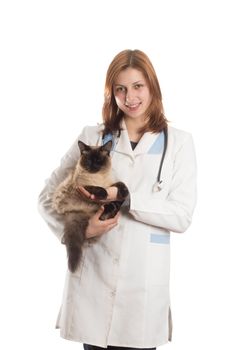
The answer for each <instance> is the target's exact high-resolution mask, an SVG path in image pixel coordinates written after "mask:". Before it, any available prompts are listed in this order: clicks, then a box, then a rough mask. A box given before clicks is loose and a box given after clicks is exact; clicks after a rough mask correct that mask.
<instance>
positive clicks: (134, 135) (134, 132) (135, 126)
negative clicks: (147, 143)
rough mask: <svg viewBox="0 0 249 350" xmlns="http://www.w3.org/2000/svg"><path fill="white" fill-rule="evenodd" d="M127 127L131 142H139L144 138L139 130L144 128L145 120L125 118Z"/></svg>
mask: <svg viewBox="0 0 249 350" xmlns="http://www.w3.org/2000/svg"><path fill="white" fill-rule="evenodd" d="M124 120H125V125H126V128H127V132H128V135H129V139H130V141H133V142H138V141H139V140H140V139H141V137H142V136H143V135H142V134H141V133H140V132H139V130H140V129H141V128H142V127H143V126H144V124H145V123H144V120H142V119H140V118H127V117H124Z"/></svg>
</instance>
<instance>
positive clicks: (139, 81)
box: [114, 80, 143, 87]
mask: <svg viewBox="0 0 249 350" xmlns="http://www.w3.org/2000/svg"><path fill="white" fill-rule="evenodd" d="M142 82H143V81H142V80H138V81H135V82H134V83H132V85H136V84H139V83H142ZM114 85H115V86H123V87H125V85H123V84H119V83H116V84H114Z"/></svg>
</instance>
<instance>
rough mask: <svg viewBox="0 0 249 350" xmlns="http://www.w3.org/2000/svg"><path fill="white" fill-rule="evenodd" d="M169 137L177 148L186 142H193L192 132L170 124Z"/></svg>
mask: <svg viewBox="0 0 249 350" xmlns="http://www.w3.org/2000/svg"><path fill="white" fill-rule="evenodd" d="M168 137H169V141H170V142H171V143H172V144H174V146H175V148H176V149H177V148H180V147H181V146H182V145H183V144H185V143H186V142H193V137H192V134H191V133H190V132H189V131H186V130H182V129H178V128H175V127H173V126H171V125H168Z"/></svg>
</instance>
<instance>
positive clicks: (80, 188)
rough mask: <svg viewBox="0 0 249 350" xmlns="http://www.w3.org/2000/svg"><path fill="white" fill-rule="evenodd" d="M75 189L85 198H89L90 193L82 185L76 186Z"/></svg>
mask: <svg viewBox="0 0 249 350" xmlns="http://www.w3.org/2000/svg"><path fill="white" fill-rule="evenodd" d="M77 189H78V190H79V191H80V192H81V193H82V194H83V195H84V196H86V197H87V198H89V197H90V196H91V193H90V192H88V191H87V190H86V189H85V188H84V187H82V186H79V187H77Z"/></svg>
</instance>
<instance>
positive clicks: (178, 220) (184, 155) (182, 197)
mask: <svg viewBox="0 0 249 350" xmlns="http://www.w3.org/2000/svg"><path fill="white" fill-rule="evenodd" d="M196 173H197V170H196V156H195V149H194V143H193V139H192V136H191V134H187V137H186V139H185V141H184V142H183V144H182V145H181V146H180V148H179V150H178V151H177V152H176V154H175V158H174V163H173V174H172V180H171V183H170V188H169V192H168V195H167V197H166V198H158V197H155V196H153V194H151V195H143V193H140V192H133V193H132V192H131V193H130V213H131V214H132V215H133V217H134V218H135V219H136V220H138V221H141V222H143V223H146V224H149V225H153V226H158V227H161V228H165V229H166V230H169V231H173V232H179V233H181V232H184V231H186V230H187V228H188V227H189V225H190V224H191V220H192V215H193V212H194V208H195V205H196V194H197V190H196ZM165 181H167V179H165Z"/></svg>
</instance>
